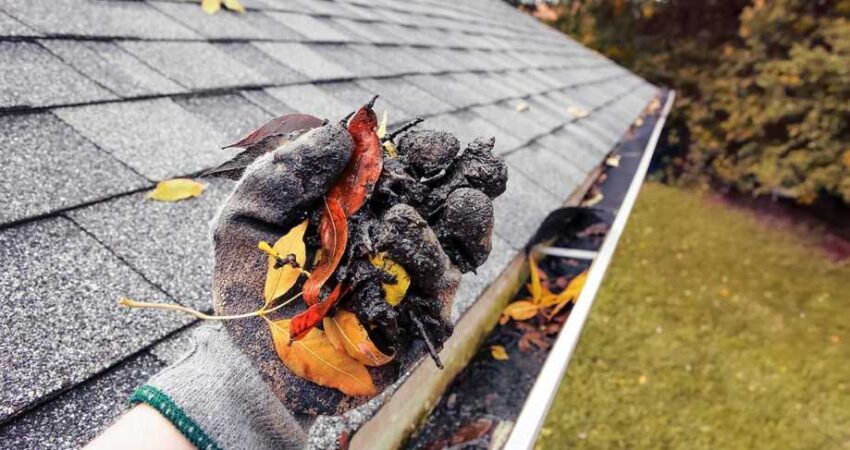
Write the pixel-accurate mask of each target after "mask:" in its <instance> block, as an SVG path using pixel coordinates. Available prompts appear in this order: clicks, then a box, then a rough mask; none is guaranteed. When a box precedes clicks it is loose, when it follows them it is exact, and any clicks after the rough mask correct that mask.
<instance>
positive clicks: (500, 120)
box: [472, 101, 551, 150]
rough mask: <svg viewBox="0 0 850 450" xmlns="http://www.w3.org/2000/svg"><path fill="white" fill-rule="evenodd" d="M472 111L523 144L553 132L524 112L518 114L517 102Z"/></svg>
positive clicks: (486, 106) (505, 102) (502, 103)
mask: <svg viewBox="0 0 850 450" xmlns="http://www.w3.org/2000/svg"><path fill="white" fill-rule="evenodd" d="M472 111H474V112H475V113H477V114H479V115H481V117H483V118H485V119H487V120H489V121H490V122H493V124H495V125H496V126H497V127H499V128H501V129H503V130H505V133H509V134H510V135H511V136H513V137H515V138H516V139H517V140H518V141H520V142H522V143H525V142H528V141H529V140H531V139H532V138H535V137H537V136H540V135H543V134H547V133H549V132H550V131H551V129H548V128H546V126H544V125H542V124H540V123H537V122H535V121H533V120H532V119H530V118H529V117H528V116H527V115H526V114H525V113H524V112H518V111H517V108H516V102H510V101H504V102H500V103H494V104H489V105H484V106H476V107H475V108H472ZM508 150H510V149H508Z"/></svg>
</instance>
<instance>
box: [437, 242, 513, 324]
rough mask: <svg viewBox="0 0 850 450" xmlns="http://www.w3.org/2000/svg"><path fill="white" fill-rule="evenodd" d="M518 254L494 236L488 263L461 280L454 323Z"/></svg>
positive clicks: (455, 303) (456, 297)
mask: <svg viewBox="0 0 850 450" xmlns="http://www.w3.org/2000/svg"><path fill="white" fill-rule="evenodd" d="M516 254H517V251H516V250H514V249H512V248H511V246H510V245H509V244H508V243H507V242H506V241H505V240H504V239H502V238H500V237H499V236H495V235H494V236H493V248H492V250H491V251H490V256H488V257H487V261H486V262H485V263H484V264H483V265H481V267H479V268H478V269H477V270H476V271H475V272H476V273H467V274H464V275H463V278H461V281H460V286H458V290H457V293H456V294H455V299H454V304H453V305H452V322H457V321H458V319H460V317H461V316H462V315H463V313H465V312H466V310H468V309H469V307H470V306H472V304H473V303H474V302H475V300H476V299H478V296H480V295H481V293H482V292H484V289H486V288H487V286H489V285H490V284H491V283H492V282H493V281H495V280H496V278H498V276H499V274H501V273H502V271H504V270H505V268H506V267H508V264H510V262H511V261H512V260H513V258H514V256H516Z"/></svg>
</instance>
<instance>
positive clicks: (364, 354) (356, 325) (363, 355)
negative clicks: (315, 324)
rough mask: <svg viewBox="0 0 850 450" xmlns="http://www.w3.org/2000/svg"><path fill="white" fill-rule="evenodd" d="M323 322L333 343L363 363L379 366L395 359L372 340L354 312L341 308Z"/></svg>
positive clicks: (326, 332)
mask: <svg viewBox="0 0 850 450" xmlns="http://www.w3.org/2000/svg"><path fill="white" fill-rule="evenodd" d="M322 324H323V325H324V328H325V334H327V335H328V339H329V340H330V341H331V344H333V346H334V347H336V348H337V349H338V350H342V351H344V352H346V353H348V355H349V356H351V357H352V358H354V359H356V360H357V361H359V362H361V363H362V364H365V365H367V366H372V367H377V366H383V365H384V364H386V363H388V362H390V361H392V360H393V356H394V355H386V354H384V353H383V352H382V351H381V350H379V349H378V347H377V346H376V345H375V344H374V343H373V342H372V340H371V339H370V338H369V333H368V332H367V331H366V328H365V327H364V326H363V324H361V323H360V320H358V319H357V315H355V314H354V313H352V312H349V311H345V310H339V311H337V313H336V314H335V315H334V316H333V317H325V318H324V320H323V321H322Z"/></svg>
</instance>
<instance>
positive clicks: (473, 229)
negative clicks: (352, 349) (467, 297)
mask: <svg viewBox="0 0 850 450" xmlns="http://www.w3.org/2000/svg"><path fill="white" fill-rule="evenodd" d="M393 143H394V144H395V146H396V149H397V156H395V157H390V156H388V155H387V154H385V155H384V164H383V171H382V173H381V177H380V178H379V180H378V182H377V184H376V186H375V188H374V191H373V193H372V196H371V198H370V199H369V201H368V202H367V203H366V204H365V205H364V207H363V208H361V210H360V211H358V212H357V213H356V214H355V215H354V216H352V217H351V218H350V221H349V241H348V246H347V249H346V254H345V255H344V257H343V259H342V263H341V264H340V266H339V268H338V269H337V272H336V274H335V279H334V281H335V283H344V284H345V285H347V286H349V288H350V291H349V294H348V295H347V296H346V297H345V299H344V300H343V301H341V302H340V304H339V305H338V306H337V308H344V309H346V310H349V311H352V312H353V313H355V314H356V315H357V317H358V319H360V321H361V323H362V324H363V325H364V326H365V327H366V329H367V331H368V332H369V335H370V338H371V339H372V340H373V342H374V343H375V345H376V346H378V348H379V349H380V350H381V351H383V352H385V353H387V354H395V355H396V358H395V361H394V362H395V367H397V368H404V367H407V366H409V365H410V364H412V363H413V362H415V361H416V360H417V359H418V358H419V357H421V356H422V355H423V354H426V353H430V354H431V355H432V356H433V357H434V358H435V360H437V355H436V352H437V351H439V349H440V348H441V346H442V344H443V342H445V340H446V339H448V338H449V336H451V333H452V323H451V320H450V308H449V306H448V305H450V303H451V299H452V297H453V296H454V294H455V291H456V290H457V286H458V284H459V282H460V278H461V274H462V273H467V272H472V271H474V270H475V269H476V268H478V267H479V266H480V265H481V264H483V263H484V261H485V260H486V259H487V256H488V254H489V253H490V250H491V245H492V243H491V235H492V229H493V204H492V200H493V199H494V198H496V197H497V196H499V195H500V194H502V193H503V192H504V191H505V187H506V183H507V177H508V171H507V165H506V164H505V162H504V160H502V159H501V158H500V157H498V156H495V155H493V153H492V150H493V145H494V143H495V141H494V139H493V138H489V139H484V138H479V139H476V140H474V141H473V142H470V143H469V144H468V145H467V146H466V147H463V148H462V147H461V144H460V142H459V140H458V139H457V138H456V137H455V136H453V135H452V134H451V133H447V132H445V131H437V130H428V129H415V128H414V129H409V130H406V131H404V132H403V133H400V134H398V135H397V136H394V137H393ZM320 215H321V205H317V206H316V208H315V209H314V210H313V211H312V212H311V213H310V214H309V218H310V219H311V220H310V223H311V224H318V223H319V220H318V219H319V217H320ZM311 228H312V231H308V233H307V236H308V238H307V240H306V243H307V247H308V253H309V254H313V253H314V252H315V250H316V249H318V248H319V240H318V237H317V233H316V230H315V225H311ZM377 252H386V254H387V256H388V257H389V258H391V259H392V260H393V261H395V262H397V263H398V264H400V265H401V266H402V267H404V268H405V270H406V271H407V272H408V274H409V275H410V279H411V285H410V287H409V289H408V291H407V294H406V296H405V297H404V299H403V300H402V301H401V303H400V304H399V305H397V306H392V305H390V304H389V303H387V301H386V299H385V293H384V288H383V283H388V284H393V283H395V282H396V281H397V280H395V278H394V277H393V276H392V275H390V274H387V273H386V272H384V271H383V270H380V269H378V268H376V267H374V266H373V265H372V264H371V263H370V261H369V256H370V255H372V254H375V253H377ZM335 283H330V284H335ZM325 289H326V291H325V292H324V294H325V295H326V294H327V292H329V291H330V288H329V287H325ZM437 363H438V365H440V363H439V361H438V360H437Z"/></svg>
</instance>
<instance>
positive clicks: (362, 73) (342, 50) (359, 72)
mask: <svg viewBox="0 0 850 450" xmlns="http://www.w3.org/2000/svg"><path fill="white" fill-rule="evenodd" d="M365 46H371V44H327V45H317V46H315V47H313V51H315V52H316V53H318V54H319V55H320V56H321V57H322V58H324V59H326V60H328V61H333V62H334V63H336V64H338V65H340V66H342V67H345V68H346V70H348V71H349V72H351V73H352V74H353V76H355V77H357V78H364V77H377V76H382V75H390V74H393V73H395V72H393V71H391V70H388V69H387V68H386V67H385V66H383V65H381V64H375V63H373V62H372V61H371V60H370V59H369V58H368V57H367V56H365V55H364V47H365ZM367 51H368V50H367Z"/></svg>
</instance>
